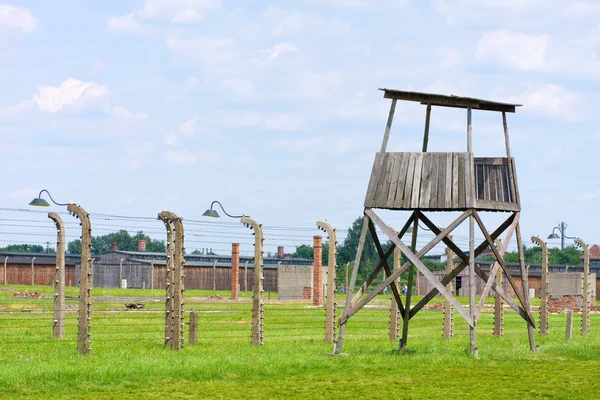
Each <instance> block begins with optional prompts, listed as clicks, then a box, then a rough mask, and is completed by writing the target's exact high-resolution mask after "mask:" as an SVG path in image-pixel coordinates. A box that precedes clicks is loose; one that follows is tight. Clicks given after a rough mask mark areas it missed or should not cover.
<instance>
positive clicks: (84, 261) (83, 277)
mask: <svg viewBox="0 0 600 400" xmlns="http://www.w3.org/2000/svg"><path fill="white" fill-rule="evenodd" d="M67 210H69V212H71V213H72V214H73V215H75V216H76V217H77V218H79V221H80V224H81V267H80V270H79V320H78V322H77V350H78V351H79V352H80V353H82V354H89V353H90V351H92V331H91V328H92V327H91V323H92V301H91V289H92V284H91V281H92V249H91V247H92V224H91V223H90V217H89V215H88V213H87V212H86V211H85V210H84V209H83V208H81V207H79V206H78V205H76V204H73V203H71V204H69V205H68V206H67Z"/></svg>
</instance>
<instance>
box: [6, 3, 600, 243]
mask: <svg viewBox="0 0 600 400" xmlns="http://www.w3.org/2000/svg"><path fill="white" fill-rule="evenodd" d="M599 17H600V4H599V3H597V2H596V1H586V0H580V1H571V2H564V1H555V0H549V1H541V0H522V1H517V0H507V1H503V2H497V1H475V0H454V1H451V0H437V1H425V2H416V1H410V0H381V1H377V2H373V1H366V0H364V1H363V0H307V1H286V2H264V1H226V0H222V1H219V0H195V1H194V0H187V1H184V0H171V1H167V0H146V1H143V0H138V1H133V0H130V1H103V2H73V1H53V2H45V1H28V2H10V3H4V4H0V61H1V62H0V88H1V90H0V150H2V152H1V154H2V161H3V162H2V163H1V164H0V171H1V174H2V177H3V181H4V185H3V186H4V191H3V193H2V194H1V195H0V196H1V197H2V202H1V203H2V204H3V206H4V207H24V206H25V205H26V204H27V202H28V201H29V200H31V198H32V197H34V195H35V194H36V193H37V191H39V189H41V188H48V189H49V190H50V191H51V192H52V193H53V195H54V196H55V197H56V198H57V199H58V200H63V201H76V202H78V203H80V204H81V205H82V206H84V207H85V208H86V209H87V210H88V211H90V212H96V213H110V214H118V215H143V216H154V215H156V213H157V212H158V211H160V210H162V209H163V208H168V209H171V210H173V211H175V212H176V213H177V214H179V215H180V216H182V217H184V218H187V219H194V218H200V215H201V213H202V212H203V211H204V210H205V209H206V208H207V207H208V205H209V204H210V202H211V201H212V200H215V199H218V200H221V201H222V203H223V204H224V205H225V206H226V208H227V210H228V211H229V212H231V213H245V214H250V215H252V216H254V217H256V219H258V220H259V221H260V222H262V223H263V224H265V225H269V224H270V225H279V226H299V227H313V226H314V222H315V220H316V219H317V218H326V219H328V220H329V221H330V222H331V223H332V224H333V225H334V226H336V227H339V228H346V227H347V226H348V225H349V224H350V223H351V222H352V221H353V220H354V219H355V218H356V217H357V216H359V215H360V214H361V212H362V203H363V200H364V195H365V192H366V186H367V183H368V177H369V174H370V170H371V165H372V161H373V158H374V155H375V153H376V152H377V151H378V149H379V147H380V145H381V139H382V134H383V130H384V126H385V120H386V116H387V112H388V107H389V101H387V100H385V99H383V98H382V94H381V92H379V91H378V90H377V88H379V87H388V88H396V89H404V90H416V91H425V92H433V93H442V94H455V95H464V96H472V97H481V98H486V99H492V100H498V101H509V102H518V103H522V104H523V107H521V108H519V109H518V110H517V113H516V114H514V115H509V120H508V123H509V129H510V132H511V139H512V151H513V155H514V157H515V158H516V162H517V169H518V175H519V176H518V177H519V186H520V188H521V199H522V203H523V214H522V219H521V221H522V229H523V236H524V240H525V242H526V244H527V243H529V237H530V236H531V235H532V234H539V235H540V236H542V237H546V236H547V235H548V234H549V232H550V230H551V229H552V227H553V226H555V225H556V224H557V223H558V222H560V221H565V222H567V223H568V232H567V233H568V234H569V235H577V236H580V237H581V238H583V239H584V240H585V241H586V242H588V243H590V244H593V243H598V242H600V225H599V224H596V223H595V222H594V221H597V220H598V219H599V213H598V202H599V198H600V179H599V178H598V176H597V173H596V170H597V169H598V166H599V165H598V164H599V155H600V153H598V151H597V148H598V146H599V144H600V143H599V142H600V127H599V124H598V114H597V109H598V99H599V95H598V88H599V86H600V83H599V82H600V80H599V79H598V78H600V23H599V22H598V21H600V18H599ZM424 113H425V109H424V107H422V106H420V105H417V104H402V105H399V107H398V108H397V110H396V118H395V120H394V126H393V129H392V137H391V139H390V145H389V149H390V150H391V151H418V149H419V148H420V140H421V135H422V129H423V128H422V125H423V119H424ZM432 119H433V120H432V128H431V139H430V150H431V151H464V150H465V147H466V117H465V115H464V112H461V111H460V110H442V109H435V108H434V110H433V113H432ZM473 137H474V150H475V155H476V156H502V155H503V152H504V148H503V136H502V125H501V120H500V116H499V115H496V114H494V113H486V112H475V113H474V116H473ZM382 214H383V215H385V216H386V217H387V218H388V219H389V221H391V222H392V223H394V224H397V225H399V224H400V223H401V220H402V218H403V217H404V214H401V213H382ZM3 215H4V217H3V218H5V217H7V215H10V213H6V212H3ZM12 216H13V217H14V215H12ZM433 218H434V220H435V222H437V223H439V224H441V225H443V224H445V223H448V221H449V220H450V219H451V216H450V215H440V216H438V215H435V216H433ZM488 218H489V221H490V223H492V222H494V221H497V220H499V218H500V216H499V215H492V216H490V217H488ZM306 232H307V238H308V239H310V235H312V233H310V235H309V234H308V231H306ZM460 232H462V234H466V230H464V232H463V231H460ZM314 234H318V231H315V232H314ZM550 244H551V245H555V244H557V242H550ZM188 247H193V246H188ZM198 247H200V246H198Z"/></svg>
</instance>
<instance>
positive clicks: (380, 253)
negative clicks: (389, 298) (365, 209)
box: [369, 221, 404, 318]
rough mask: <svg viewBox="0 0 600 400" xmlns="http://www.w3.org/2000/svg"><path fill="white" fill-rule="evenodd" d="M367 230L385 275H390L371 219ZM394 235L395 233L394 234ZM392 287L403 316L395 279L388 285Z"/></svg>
mask: <svg viewBox="0 0 600 400" xmlns="http://www.w3.org/2000/svg"><path fill="white" fill-rule="evenodd" d="M369 232H371V237H372V238H373V242H375V248H376V249H377V253H378V254H379V257H382V261H383V268H384V269H385V273H386V276H390V275H391V274H392V271H390V267H389V266H388V264H387V258H383V256H384V253H383V249H382V248H381V243H380V242H379V237H378V236H377V231H375V226H374V225H373V222H372V221H369ZM394 236H395V235H394ZM394 247H395V246H394ZM390 287H391V288H392V294H393V295H394V298H395V299H396V304H398V309H399V310H400V315H402V317H403V318H404V304H402V299H401V298H400V291H399V290H398V286H397V285H396V281H393V282H392V283H391V285H390Z"/></svg>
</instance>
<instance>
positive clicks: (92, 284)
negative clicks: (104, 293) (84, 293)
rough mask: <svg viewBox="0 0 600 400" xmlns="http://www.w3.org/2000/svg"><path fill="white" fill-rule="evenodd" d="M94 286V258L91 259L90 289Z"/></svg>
mask: <svg viewBox="0 0 600 400" xmlns="http://www.w3.org/2000/svg"><path fill="white" fill-rule="evenodd" d="M93 288H94V259H93V258H92V259H91V260H90V289H93Z"/></svg>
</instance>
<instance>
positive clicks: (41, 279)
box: [6, 264, 78, 286]
mask: <svg viewBox="0 0 600 400" xmlns="http://www.w3.org/2000/svg"><path fill="white" fill-rule="evenodd" d="M34 270H35V277H34V278H35V284H36V285H45V286H52V281H53V279H54V274H55V272H56V266H54V265H35V267H34ZM6 284H7V285H31V264H8V265H7V266H6ZM65 285H66V286H77V285H78V281H76V280H75V266H74V265H67V266H65Z"/></svg>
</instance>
